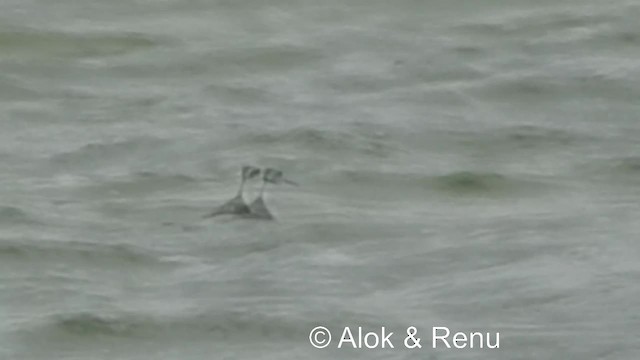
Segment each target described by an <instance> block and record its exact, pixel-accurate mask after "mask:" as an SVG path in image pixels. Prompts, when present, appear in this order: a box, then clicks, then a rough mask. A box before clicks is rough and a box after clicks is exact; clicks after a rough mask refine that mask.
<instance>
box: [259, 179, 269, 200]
mask: <svg viewBox="0 0 640 360" xmlns="http://www.w3.org/2000/svg"><path fill="white" fill-rule="evenodd" d="M266 187H267V182H266V181H264V180H263V181H262V187H260V195H259V197H262V194H264V188H266Z"/></svg>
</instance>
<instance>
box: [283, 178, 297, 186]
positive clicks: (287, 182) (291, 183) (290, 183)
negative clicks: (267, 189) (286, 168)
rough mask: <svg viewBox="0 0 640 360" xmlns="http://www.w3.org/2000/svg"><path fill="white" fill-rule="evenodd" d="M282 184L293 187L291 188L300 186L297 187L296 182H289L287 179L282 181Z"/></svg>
mask: <svg viewBox="0 0 640 360" xmlns="http://www.w3.org/2000/svg"><path fill="white" fill-rule="evenodd" d="M282 182H283V183H285V184H289V185H293V186H300V185H298V183H297V182H295V181H291V180H289V179H282Z"/></svg>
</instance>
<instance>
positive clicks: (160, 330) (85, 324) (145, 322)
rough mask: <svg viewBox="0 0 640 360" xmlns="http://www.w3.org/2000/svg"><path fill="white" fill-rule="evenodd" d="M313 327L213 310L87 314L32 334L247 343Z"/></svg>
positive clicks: (284, 336) (52, 323)
mask: <svg viewBox="0 0 640 360" xmlns="http://www.w3.org/2000/svg"><path fill="white" fill-rule="evenodd" d="M309 326H311V324H307V323H306V322H296V321H291V320H288V319H284V318H282V317H281V316H277V315H265V314H260V313H255V312H252V311H240V310H238V311H233V310H230V311H220V310H212V311H211V312H207V313H193V314H186V315H174V316H171V315H147V314H140V313H122V314H111V315H105V314H98V313H90V312H84V313H74V314H68V315H57V316H52V317H51V318H50V319H49V321H47V322H46V323H45V324H43V326H42V327H40V328H36V329H34V330H32V335H33V336H38V335H48V336H50V335H52V334H55V335H67V336H74V337H83V338H90V337H96V336H111V337H121V338H128V339H131V338H149V337H167V338H172V339H175V338H176V337H177V338H180V339H182V338H185V337H188V338H190V339H192V338H196V337H205V338H207V339H210V340H211V341H216V340H224V341H238V342H246V341H249V340H260V339H263V340H269V339H285V340H286V339H293V338H295V337H296V334H300V333H301V331H303V330H306V331H308V330H309V329H311V328H312V326H311V327H309ZM307 328H308V329H307Z"/></svg>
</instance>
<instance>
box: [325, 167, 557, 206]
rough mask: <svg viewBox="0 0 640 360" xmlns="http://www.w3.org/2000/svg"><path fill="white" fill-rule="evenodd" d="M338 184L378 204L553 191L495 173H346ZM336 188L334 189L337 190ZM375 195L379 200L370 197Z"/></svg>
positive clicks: (530, 180) (531, 180)
mask: <svg viewBox="0 0 640 360" xmlns="http://www.w3.org/2000/svg"><path fill="white" fill-rule="evenodd" d="M333 177H334V179H333V180H335V181H339V182H340V187H337V189H338V190H332V192H334V193H341V192H342V191H345V192H347V193H348V194H349V196H357V195H358V194H361V195H363V196H364V197H366V198H375V199H378V200H383V199H388V200H393V199H396V200H397V199H400V198H405V197H408V198H412V199H417V198H420V197H425V198H428V197H429V196H430V195H429V193H436V194H441V195H460V196H472V197H473V196H482V197H487V196H488V197H492V196H498V197H500V196H510V195H518V196H526V195H527V194H529V193H536V194H538V193H540V192H541V191H544V189H546V188H548V187H549V184H547V183H546V182H543V181H540V180H539V179H534V178H523V177H519V176H511V175H504V174H500V173H495V172H478V171H456V172H451V173H447V174H442V175H427V174H420V173H393V172H374V171H362V170H343V171H340V172H339V173H338V175H337V176H335V175H334V176H333ZM335 188H336V187H335V186H334V187H332V189H335ZM371 193H375V194H376V195H375V197H371V196H369V195H368V194H371Z"/></svg>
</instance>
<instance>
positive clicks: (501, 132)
mask: <svg viewBox="0 0 640 360" xmlns="http://www.w3.org/2000/svg"><path fill="white" fill-rule="evenodd" d="M461 135H462V136H461V138H462V139H461V140H457V142H458V143H459V144H462V145H463V146H468V147H472V148H473V149H474V150H483V149H484V150H493V152H495V153H497V154H510V153H511V152H512V151H514V150H544V151H548V150H550V149H558V148H564V147H569V146H575V145H579V144H582V143H585V142H587V141H590V140H592V138H591V137H589V136H586V135H583V134H580V133H577V132H572V131H567V130H564V129H555V128H549V127H541V126H532V125H522V126H512V127H506V128H499V129H491V130H490V131H485V132H482V133H475V132H474V133H463V134H461Z"/></svg>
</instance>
